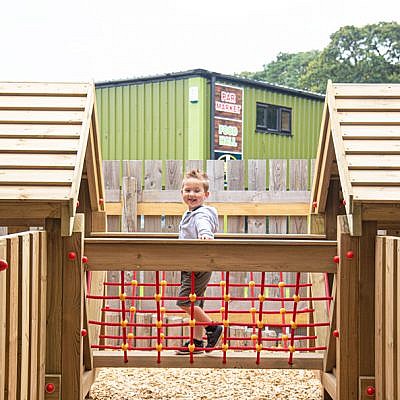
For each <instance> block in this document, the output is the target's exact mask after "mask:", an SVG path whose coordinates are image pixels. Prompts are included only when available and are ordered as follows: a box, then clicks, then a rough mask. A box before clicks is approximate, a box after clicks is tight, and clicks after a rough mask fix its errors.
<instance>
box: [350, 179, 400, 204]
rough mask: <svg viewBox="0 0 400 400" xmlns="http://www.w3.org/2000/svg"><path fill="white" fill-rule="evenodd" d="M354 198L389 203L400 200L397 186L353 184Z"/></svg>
mask: <svg viewBox="0 0 400 400" xmlns="http://www.w3.org/2000/svg"><path fill="white" fill-rule="evenodd" d="M353 193H354V200H358V201H366V202H368V201H370V202H380V203H389V202H394V201H400V183H399V186H354V188H353Z"/></svg>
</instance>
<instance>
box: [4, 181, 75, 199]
mask: <svg viewBox="0 0 400 400" xmlns="http://www.w3.org/2000/svg"><path fill="white" fill-rule="evenodd" d="M68 194H69V186H50V185H49V186H37V187H35V186H12V185H10V186H0V198H1V199H2V200H3V201H4V200H5V201H7V200H12V199H15V200H25V201H26V200H43V201H44V200H47V201H53V200H57V201H61V200H68V198H69V197H68Z"/></svg>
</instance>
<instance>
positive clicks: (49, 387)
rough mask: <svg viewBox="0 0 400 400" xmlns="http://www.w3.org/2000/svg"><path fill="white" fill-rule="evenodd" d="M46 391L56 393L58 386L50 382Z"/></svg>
mask: <svg viewBox="0 0 400 400" xmlns="http://www.w3.org/2000/svg"><path fill="white" fill-rule="evenodd" d="M45 390H46V393H54V391H55V390H56V387H55V386H54V384H53V383H48V384H47V385H46V389H45Z"/></svg>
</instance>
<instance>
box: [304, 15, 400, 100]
mask: <svg viewBox="0 0 400 400" xmlns="http://www.w3.org/2000/svg"><path fill="white" fill-rule="evenodd" d="M328 79H331V80H332V81H334V82H355V83H367V82H370V83H382V82H387V83H390V82H400V25H399V24H398V23H396V22H379V23H377V24H371V25H366V26H364V27H362V28H357V27H354V26H344V27H342V28H340V29H339V30H338V31H337V32H335V33H334V34H332V35H331V41H330V43H329V44H328V46H327V47H326V48H325V49H324V50H323V51H322V52H321V53H320V54H319V56H318V57H316V58H315V59H314V60H313V61H311V62H310V63H309V64H308V66H307V70H306V72H305V73H304V74H303V75H302V76H301V77H300V81H299V85H300V86H303V87H306V88H308V89H309V90H312V91H317V92H325V89H326V82H327V81H328Z"/></svg>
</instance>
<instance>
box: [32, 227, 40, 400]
mask: <svg viewBox="0 0 400 400" xmlns="http://www.w3.org/2000/svg"><path fill="white" fill-rule="evenodd" d="M29 242H30V257H29V261H30V262H29V274H30V280H29V281H30V282H29V283H30V287H29V292H30V301H29V303H30V308H29V315H30V318H29V320H30V321H29V322H30V325H29V339H30V341H29V398H31V399H35V398H36V395H37V383H38V380H39V376H38V368H37V367H38V361H39V357H38V349H39V337H38V336H39V333H40V332H39V326H38V325H39V279H40V276H39V272H40V266H39V259H40V257H39V232H38V231H37V232H31V233H29Z"/></svg>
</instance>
